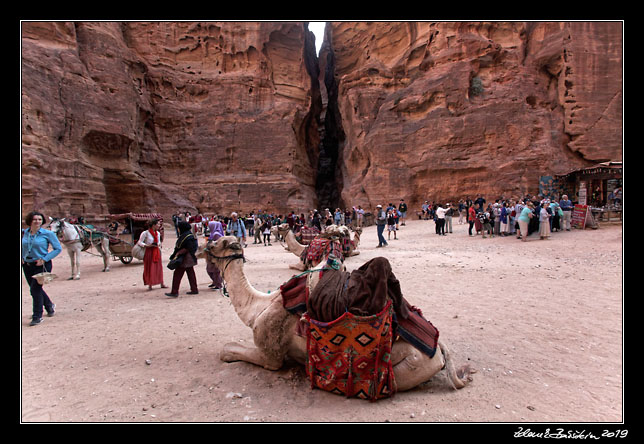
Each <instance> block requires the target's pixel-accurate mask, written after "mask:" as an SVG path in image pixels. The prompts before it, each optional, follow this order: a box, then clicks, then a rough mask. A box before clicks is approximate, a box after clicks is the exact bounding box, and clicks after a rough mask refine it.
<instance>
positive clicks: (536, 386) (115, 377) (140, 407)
mask: <svg viewBox="0 0 644 444" xmlns="http://www.w3.org/2000/svg"><path fill="white" fill-rule="evenodd" d="M453 231H454V232H453V234H448V235H447V236H437V235H436V234H435V233H434V223H433V222H431V221H420V220H412V221H409V222H407V224H406V225H405V226H403V227H401V229H400V231H399V232H398V239H397V240H393V236H392V239H391V240H390V241H389V246H388V247H386V248H375V247H376V245H377V236H376V228H375V227H374V226H372V227H367V228H365V230H364V232H363V234H362V241H361V243H360V248H359V249H360V251H361V254H360V255H358V256H355V257H351V258H348V259H347V260H346V262H345V263H346V266H347V269H348V270H349V271H350V270H353V269H355V268H357V267H359V266H360V265H362V264H363V263H365V262H366V261H368V260H369V259H372V258H374V257H376V256H385V257H386V258H388V259H389V260H390V262H391V265H392V268H393V271H394V273H395V275H396V277H397V278H398V279H399V281H400V283H401V288H402V291H403V295H404V296H405V298H406V299H407V300H408V301H409V302H410V303H411V304H412V305H415V306H417V307H419V308H421V309H422V311H423V314H424V315H425V317H426V318H428V319H429V320H431V322H432V323H433V324H434V325H435V326H436V327H437V328H438V329H439V331H440V334H441V338H442V339H443V340H444V341H445V343H446V344H447V345H448V346H449V347H450V349H451V352H452V355H453V356H454V360H455V363H456V365H457V366H460V365H462V364H466V363H467V364H470V366H471V367H472V368H474V369H475V370H476V373H475V374H473V381H472V382H470V383H469V385H467V386H466V387H465V388H463V389H461V390H454V389H452V388H451V386H450V385H449V383H448V381H447V379H446V378H445V376H444V374H443V372H441V373H439V374H438V375H436V376H435V377H434V378H433V379H432V380H431V381H429V382H427V383H424V384H422V385H420V386H419V387H417V388H416V389H414V390H411V391H407V392H400V393H397V394H396V395H395V396H394V397H392V398H389V399H384V400H379V401H377V402H368V401H364V400H360V399H346V398H343V397H340V396H338V395H334V394H331V393H327V392H324V391H321V390H312V389H311V388H310V383H309V381H308V380H307V377H306V374H305V372H304V370H303V368H302V367H300V366H298V365H296V364H294V363H288V364H287V365H286V366H285V367H284V368H283V369H281V370H279V371H268V370H264V369H263V368H260V367H257V366H254V365H252V364H248V363H245V362H235V363H225V362H223V361H221V360H220V359H219V352H220V351H221V350H222V347H223V345H224V344H225V343H227V342H230V341H242V342H252V335H251V331H250V329H249V328H247V327H246V326H245V325H243V324H242V323H241V321H240V320H239V319H238V317H237V315H236V313H235V312H234V310H233V308H232V306H231V304H230V302H229V299H228V298H226V297H225V296H223V295H222V293H221V292H220V291H213V290H211V289H209V288H208V284H209V283H210V280H209V278H208V276H207V274H206V271H205V262H204V261H203V260H200V261H199V264H198V265H197V267H196V271H197V280H198V283H199V294H198V295H186V292H187V291H188V290H189V287H188V282H187V277H185V276H184V279H183V281H182V284H181V290H180V296H179V298H177V299H172V298H168V297H166V296H165V295H164V293H165V292H166V291H168V290H167V289H159V288H158V287H155V289H153V290H152V291H148V289H147V287H146V286H145V285H143V280H142V274H143V263H142V262H140V261H137V260H135V261H134V262H133V263H132V264H129V265H124V264H122V263H121V262H118V261H117V262H111V270H110V271H109V272H107V273H103V272H102V271H101V270H102V261H101V259H100V258H99V257H96V256H92V255H89V254H86V253H84V254H83V257H82V264H81V279H80V280H76V281H68V280H66V279H67V278H68V277H69V275H70V262H69V258H68V256H67V253H66V251H65V249H63V252H62V253H61V254H60V255H59V256H58V257H57V258H55V259H54V266H53V272H54V273H55V274H57V275H58V279H57V280H55V281H54V282H52V283H50V284H47V286H46V291H47V292H48V294H49V295H50V296H51V298H52V300H53V301H54V303H55V304H56V315H55V316H54V317H51V318H49V317H44V318H43V322H42V324H40V325H38V326H33V327H30V326H29V321H30V316H31V305H32V302H31V296H30V294H29V290H28V287H27V284H26V281H25V279H24V277H21V283H22V296H21V298H22V313H21V315H20V327H19V328H20V338H21V376H22V377H21V391H22V401H21V421H22V422H145V423H147V422H383V421H390V422H461V423H469V422H504V423H507V422H509V423H525V422H528V423H530V422H543V423H551V422H619V421H623V414H624V411H623V387H622V384H623V357H624V356H623V347H622V339H623V329H622V327H623V322H622V319H623V317H622V316H623V312H622V309H623V304H622V302H623V288H622V285H623V280H622V270H623V268H622V260H623V257H622V225H621V224H603V225H602V227H601V228H600V229H598V230H590V229H587V230H573V231H570V232H556V233H553V234H552V237H551V239H550V240H539V237H538V234H536V233H535V234H533V235H532V236H531V237H530V241H529V242H526V243H523V242H521V241H519V240H517V239H516V238H515V237H513V236H510V237H495V238H487V239H482V238H481V236H473V237H470V236H468V234H467V225H459V224H458V223H457V221H456V219H454V228H453ZM165 232H166V239H165V242H164V244H163V249H162V251H163V261H164V264H165V263H166V262H167V259H168V256H169V255H170V253H171V252H172V250H173V246H174V241H175V239H176V237H175V235H174V233H173V229H172V228H170V227H166V230H165ZM386 235H387V233H386V231H385V236H386ZM201 242H203V239H202V240H201ZM245 254H246V258H247V262H246V264H245V272H246V274H247V276H248V277H249V279H250V281H251V284H252V285H253V286H254V287H255V288H256V289H258V290H261V291H264V292H268V291H269V290H271V291H275V290H276V289H277V288H278V287H279V286H280V285H281V284H282V283H284V282H286V281H287V280H288V279H289V278H290V277H291V276H292V275H293V274H295V273H294V271H293V270H291V269H289V268H288V264H290V263H295V262H297V258H296V256H294V255H293V254H292V253H289V252H287V251H286V250H284V248H283V247H282V246H281V245H280V244H279V243H277V242H273V244H272V246H264V245H263V244H262V245H253V244H252V240H251V242H249V245H248V247H247V248H246V251H245ZM164 269H165V268H164ZM171 280H172V272H171V271H170V270H168V269H165V282H166V284H167V285H170V283H171Z"/></svg>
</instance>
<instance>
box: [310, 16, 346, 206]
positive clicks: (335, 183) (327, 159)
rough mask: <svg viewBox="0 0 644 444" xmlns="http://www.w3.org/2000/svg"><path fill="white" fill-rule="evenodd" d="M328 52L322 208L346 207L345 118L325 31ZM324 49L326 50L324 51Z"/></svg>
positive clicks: (319, 190)
mask: <svg viewBox="0 0 644 444" xmlns="http://www.w3.org/2000/svg"><path fill="white" fill-rule="evenodd" d="M324 46H326V51H325V50H324V49H323V50H322V52H321V55H322V57H326V64H325V72H324V77H323V79H324V86H325V89H326V93H327V104H326V108H325V109H323V113H324V116H323V122H324V126H323V131H322V135H321V141H320V152H319V157H318V165H317V177H316V181H315V190H316V193H317V197H318V204H319V207H320V208H329V209H330V210H331V211H333V210H334V209H335V208H336V207H344V203H343V202H342V197H341V192H342V171H341V168H340V163H339V162H340V161H341V159H342V147H343V146H344V140H345V134H344V130H343V128H342V118H341V116H340V112H339V109H338V84H337V82H336V78H335V56H334V52H333V46H332V41H331V38H330V32H329V29H328V28H327V30H326V31H325V43H324ZM324 46H323V48H324Z"/></svg>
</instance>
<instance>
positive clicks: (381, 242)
mask: <svg viewBox="0 0 644 444" xmlns="http://www.w3.org/2000/svg"><path fill="white" fill-rule="evenodd" d="M376 227H377V228H378V246H379V247H380V246H382V245H387V241H386V240H385V237H384V236H383V235H382V233H383V232H384V231H385V226H384V225H376Z"/></svg>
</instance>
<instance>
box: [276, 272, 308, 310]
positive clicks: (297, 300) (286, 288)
mask: <svg viewBox="0 0 644 444" xmlns="http://www.w3.org/2000/svg"><path fill="white" fill-rule="evenodd" d="M306 283H307V276H306V274H303V275H297V276H293V277H292V278H291V279H289V280H288V281H286V282H284V283H283V284H282V285H281V286H280V290H281V293H282V305H283V306H284V308H285V309H286V310H287V311H288V312H289V313H291V314H294V315H298V316H300V315H302V314H303V313H304V312H305V311H306V300H307V299H308V297H309V288H308V286H307V285H306Z"/></svg>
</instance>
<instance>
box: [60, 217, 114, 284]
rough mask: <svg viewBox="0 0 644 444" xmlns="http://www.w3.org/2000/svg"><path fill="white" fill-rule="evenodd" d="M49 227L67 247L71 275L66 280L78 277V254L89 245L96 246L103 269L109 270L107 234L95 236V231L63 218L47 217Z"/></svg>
mask: <svg viewBox="0 0 644 444" xmlns="http://www.w3.org/2000/svg"><path fill="white" fill-rule="evenodd" d="M49 221H50V222H49V228H50V230H51V231H53V232H54V233H56V236H58V239H60V241H61V243H62V244H63V245H64V246H65V248H66V249H67V254H69V259H70V261H71V264H72V275H71V277H70V278H69V279H68V280H72V279H80V254H81V251H85V250H87V249H88V248H90V247H91V246H94V247H96V250H97V251H98V252H99V254H100V255H101V257H102V258H103V271H110V264H109V258H110V246H109V242H110V241H109V239H108V237H107V236H103V235H100V236H95V235H92V234H95V233H96V232H91V233H90V232H87V231H86V230H87V228H84V227H83V226H81V225H72V224H70V223H69V222H66V221H65V219H64V218H63V219H58V218H53V219H52V218H51V217H50V218H49Z"/></svg>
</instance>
